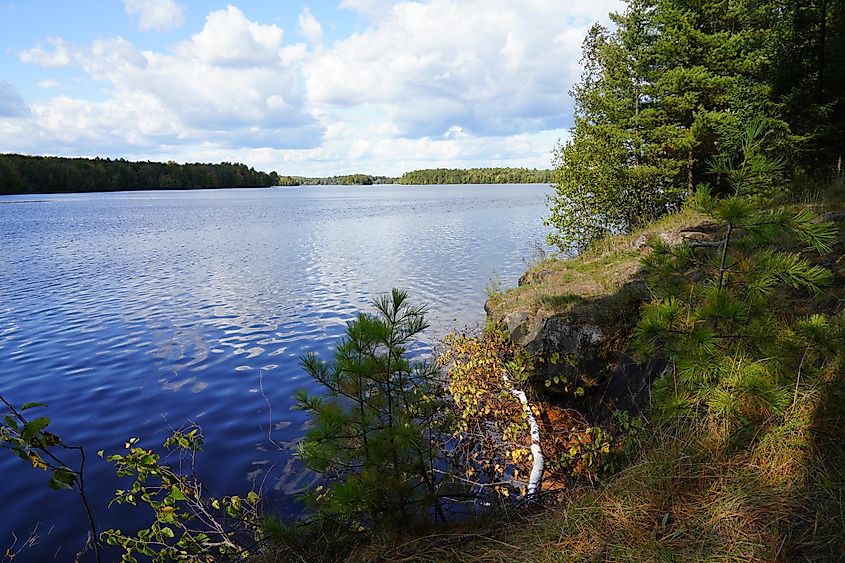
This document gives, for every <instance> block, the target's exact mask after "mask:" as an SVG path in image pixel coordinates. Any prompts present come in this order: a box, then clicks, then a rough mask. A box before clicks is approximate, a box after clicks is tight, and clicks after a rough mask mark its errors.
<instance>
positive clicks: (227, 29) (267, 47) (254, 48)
mask: <svg viewBox="0 0 845 563" xmlns="http://www.w3.org/2000/svg"><path fill="white" fill-rule="evenodd" d="M283 35H284V31H283V30H282V28H280V27H278V26H276V25H263V24H259V23H256V22H253V21H250V20H249V19H247V17H246V16H245V15H244V13H243V12H241V11H240V10H239V9H238V8H236V7H235V6H231V5H230V6H227V7H226V9H224V10H217V11H215V12H211V13H210V14H209V15H208V17H206V18H205V27H203V29H202V31H200V32H199V33H197V34H196V35H194V36H193V37H192V38H191V40H190V41H187V42H184V43H182V44H181V45H180V46H179V47H178V48H177V53H178V54H179V55H181V56H182V57H184V58H192V59H195V60H198V61H200V62H203V63H207V64H213V65H224V66H225V65H228V66H233V67H245V66H263V65H272V64H274V63H277V62H278V60H279V49H280V48H281V45H282V36H283Z"/></svg>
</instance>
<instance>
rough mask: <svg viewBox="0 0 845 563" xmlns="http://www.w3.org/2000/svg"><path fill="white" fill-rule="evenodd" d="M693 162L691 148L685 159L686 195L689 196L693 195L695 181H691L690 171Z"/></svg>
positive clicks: (691, 174)
mask: <svg viewBox="0 0 845 563" xmlns="http://www.w3.org/2000/svg"><path fill="white" fill-rule="evenodd" d="M693 163H695V159H694V158H693V155H692V149H690V151H689V157H688V159H687V195H688V196H690V197H692V196H693V195H695V182H694V181H693V173H692V167H693Z"/></svg>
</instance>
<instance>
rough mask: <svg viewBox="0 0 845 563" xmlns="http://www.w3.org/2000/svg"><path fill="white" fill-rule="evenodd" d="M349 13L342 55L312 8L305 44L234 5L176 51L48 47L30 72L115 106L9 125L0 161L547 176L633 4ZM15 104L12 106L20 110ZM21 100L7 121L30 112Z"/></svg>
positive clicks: (476, 1)
mask: <svg viewBox="0 0 845 563" xmlns="http://www.w3.org/2000/svg"><path fill="white" fill-rule="evenodd" d="M168 4H172V2H169V3H168ZM138 5H140V4H138ZM340 7H341V8H344V9H347V10H354V11H355V12H356V13H358V14H360V15H362V16H364V17H366V18H367V19H368V21H369V23H368V27H367V28H366V29H364V30H362V31H360V32H358V33H354V34H352V35H349V36H347V37H345V38H340V39H338V40H334V41H333V42H332V43H330V44H328V43H326V42H325V39H324V36H323V31H324V30H323V27H322V25H321V24H320V22H319V21H317V19H316V18H315V17H314V15H313V14H312V13H311V11H310V10H309V9H308V8H307V7H304V8H303V9H302V10H301V12H300V14H299V18H298V20H297V21H295V22H292V23H293V24H294V25H296V24H298V30H294V35H295V36H301V37H302V38H303V40H302V41H298V40H297V39H294V40H291V39H290V33H289V30H283V29H282V27H280V26H279V25H277V24H274V23H268V22H259V21H253V20H251V19H249V18H248V17H247V16H246V15H245V14H244V13H243V12H242V11H241V10H240V9H238V8H237V7H235V6H233V5H229V6H227V7H225V8H223V9H220V10H215V11H212V12H211V13H209V14H208V15H207V16H206V18H205V22H204V25H203V27H202V29H200V30H199V31H198V32H196V33H195V34H193V35H191V36H186V37H185V38H184V39H183V40H181V41H179V42H176V43H171V46H170V47H169V48H167V49H162V50H144V49H139V48H138V47H137V46H136V45H135V44H133V43H132V42H130V41H128V40H126V39H124V38H121V37H112V38H103V39H98V40H96V41H93V42H92V43H90V44H87V45H73V44H70V43H68V42H66V41H64V40H62V39H60V38H49V39H46V40H45V41H44V42H43V43H42V44H38V45H36V46H35V47H33V48H31V49H28V50H26V51H23V52H21V53H19V54H18V56H19V58H20V60H21V61H23V62H26V63H30V64H34V65H40V66H42V67H45V68H54V67H61V66H64V67H76V68H80V69H82V70H84V71H85V72H86V73H87V74H88V76H89V77H90V78H92V79H93V80H95V81H97V82H99V83H100V84H101V85H102V86H103V87H102V88H101V89H100V91H101V92H104V93H105V95H106V98H105V99H80V98H75V97H70V96H54V97H51V98H47V99H39V100H34V101H32V102H31V103H30V107H29V117H27V118H24V119H20V118H15V119H3V118H0V152H2V151H3V150H16V151H25V152H33V153H38V152H57V151H63V152H67V153H72V154H91V155H93V154H102V155H110V156H116V155H119V156H125V157H127V158H133V157H135V158H163V159H171V158H172V159H174V160H183V161H193V160H205V161H208V160H241V161H244V162H247V163H248V164H250V165H253V166H256V167H261V168H265V169H277V170H279V171H280V172H284V173H293V174H297V173H302V174H330V173H335V172H355V171H370V172H373V173H386V174H398V173H401V172H403V171H405V170H408V169H412V168H420V167H429V166H479V165H481V166H483V165H512V166H537V167H545V166H548V165H549V160H550V158H549V151H550V150H551V148H552V147H553V146H554V143H555V142H556V141H557V139H558V138H560V137H565V135H566V128H567V127H568V126H569V125H570V124H571V112H572V105H571V104H572V102H571V100H570V99H569V97H568V95H567V91H568V90H569V89H570V88H571V86H572V84H573V82H575V81H576V80H577V78H578V75H579V74H580V66H579V60H580V46H581V42H582V40H583V37H584V34H585V32H586V30H587V29H588V28H589V26H590V25H592V23H593V22H595V21H605V22H606V21H607V13H608V12H609V11H611V10H618V9H621V8H622V7H623V4H622V2H621V0H590V1H589V2H586V1H582V0H579V1H577V2H575V1H573V2H549V1H547V0H523V1H521V2H519V3H514V2H512V1H510V0H428V1H426V2H411V1H397V0H342V2H341V3H340ZM127 9H128V3H127ZM180 14H181V11H180ZM139 18H140V15H139ZM286 31H287V33H286ZM297 31H298V33H297ZM286 40H287V41H286ZM44 78H46V77H44ZM2 84H3V83H2V82H0V85H2ZM43 85H44V87H48V86H49V87H53V86H55V85H54V84H52V83H49V82H46V81H45V82H43ZM74 91H76V90H74ZM3 92H4V90H3V88H0V100H5V99H13V98H12V97H11V96H10V95H3ZM15 93H16V92H15ZM100 98H102V97H100ZM14 99H15V100H16V101H15V102H14V104H11V105H10V103H9V102H8V101H0V104H6V105H0V108H8V107H15V108H18V109H17V110H15V111H18V112H19V111H20V108H21V107H24V108H26V105H24V104H23V100H21V99H20V96H18V97H17V98H14ZM2 111H4V110H3V109H0V113H2ZM5 111H6V113H9V111H10V110H8V109H6V110H5ZM45 147H46V148H45Z"/></svg>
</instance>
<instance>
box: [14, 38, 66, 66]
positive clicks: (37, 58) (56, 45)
mask: <svg viewBox="0 0 845 563" xmlns="http://www.w3.org/2000/svg"><path fill="white" fill-rule="evenodd" d="M47 44H48V45H49V46H50V47H49V48H48V49H45V48H44V47H42V46H41V45H36V46H35V47H33V48H32V49H27V50H26V51H22V52H20V53H18V58H19V59H20V60H21V62H24V63H28V64H35V65H38V66H42V67H45V68H56V67H60V66H68V65H70V64H71V63H72V62H73V59H74V53H73V48H72V46H71V45H69V44H68V43H67V42H66V41H65V40H64V39H62V38H61V37H48V38H47Z"/></svg>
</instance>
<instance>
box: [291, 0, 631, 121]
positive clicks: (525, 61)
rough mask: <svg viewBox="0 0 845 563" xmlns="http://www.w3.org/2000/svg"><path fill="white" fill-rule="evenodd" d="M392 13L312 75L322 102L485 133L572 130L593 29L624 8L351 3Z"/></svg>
mask: <svg viewBox="0 0 845 563" xmlns="http://www.w3.org/2000/svg"><path fill="white" fill-rule="evenodd" d="M342 5H344V6H346V7H350V8H355V9H358V10H361V11H364V12H378V13H379V14H381V15H382V17H381V19H379V20H378V21H377V23H376V24H375V25H374V26H373V27H371V28H370V29H368V30H366V31H365V32H363V33H359V34H355V35H352V36H350V37H349V38H347V39H345V40H343V41H340V42H338V43H336V44H334V45H333V47H332V48H331V49H330V50H327V51H326V52H325V53H323V54H322V55H321V56H320V57H319V58H318V59H317V60H316V61H315V62H314V64H312V65H310V66H309V67H308V68H307V69H306V75H307V84H308V92H309V95H310V96H311V99H312V101H313V102H314V103H316V104H322V105H325V106H345V107H352V106H355V105H359V104H377V105H379V106H381V108H382V110H383V112H384V113H385V115H386V116H387V117H388V119H390V120H391V121H393V122H394V123H395V124H396V126H397V128H398V130H399V131H401V133H402V135H404V136H409V137H420V136H426V135H428V136H431V135H439V134H443V133H444V132H446V131H448V130H449V129H450V128H451V127H453V126H458V127H461V128H462V129H463V130H465V131H467V132H469V133H473V134H479V135H512V134H518V133H522V132H527V131H537V130H545V129H555V128H562V127H565V126H566V125H567V124H568V123H569V121H570V116H571V102H570V100H569V98H568V95H567V91H568V90H569V88H570V86H571V85H572V83H573V82H574V81H575V80H576V79H577V76H578V74H579V72H580V69H579V63H578V61H579V59H580V46H581V41H582V39H583V37H584V33H585V32H586V30H587V28H588V27H589V26H590V25H591V24H592V23H593V22H594V21H596V20H606V19H607V13H608V12H609V11H610V10H611V9H614V8H618V5H619V2H617V1H616V0H596V1H594V2H590V3H583V2H578V3H572V2H547V1H543V0H526V1H524V2H520V3H519V4H515V3H513V2H510V1H509V0H464V1H460V2H458V1H455V0H431V1H430V2H427V3H424V4H423V3H416V2H401V3H396V4H392V5H391V7H390V8H389V9H388V8H387V7H386V3H385V2H377V1H374V0H345V1H344V2H343V4H342Z"/></svg>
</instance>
